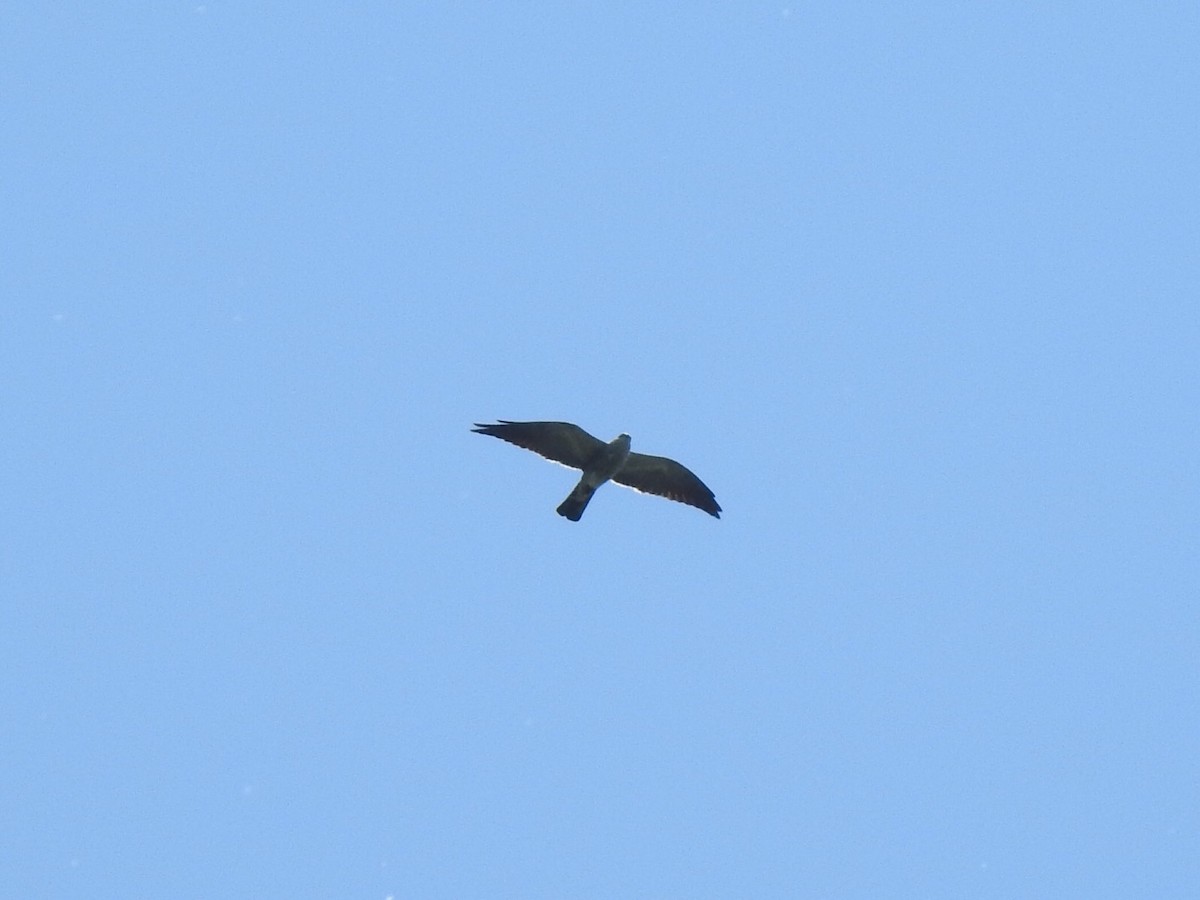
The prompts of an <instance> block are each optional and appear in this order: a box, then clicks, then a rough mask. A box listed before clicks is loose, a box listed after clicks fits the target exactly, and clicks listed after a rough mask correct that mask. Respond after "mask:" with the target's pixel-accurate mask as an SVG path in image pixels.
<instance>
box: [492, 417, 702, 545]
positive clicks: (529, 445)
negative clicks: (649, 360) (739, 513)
mask: <svg viewBox="0 0 1200 900" xmlns="http://www.w3.org/2000/svg"><path fill="white" fill-rule="evenodd" d="M471 430H472V431H473V432H474V433H476V434H487V435H491V436H492V437H497V438H500V440H502V441H508V442H509V443H510V444H516V445H517V446H518V447H523V448H524V449H526V450H532V451H533V452H534V453H537V454H539V455H541V456H544V457H546V459H548V460H551V461H553V462H556V463H560V464H562V465H564V466H567V467H569V468H572V469H581V470H583V477H582V478H580V479H579V484H577V485H575V489H574V490H573V491H571V493H570V494H568V495H567V499H566V500H564V501H563V502H562V504H561V505H560V506H559V507H558V514H559V515H560V516H566V517H567V518H568V519H570V520H571V521H572V522H578V521H579V518H580V516H582V515H583V510H584V509H585V508H586V507H587V505H588V501H589V500H591V499H592V494H594V493H596V488H598V487H600V485H602V484H604V482H606V481H608V480H609V479H611V480H613V481H615V482H616V483H617V484H621V485H624V486H625V487H630V488H633V489H634V490H635V491H641V492H642V493H643V494H655V495H657V496H659V497H666V498H667V499H668V500H677V501H678V502H680V503H686V504H688V505H689V506H694V507H696V508H697V509H702V510H704V511H705V512H706V513H708V514H709V515H710V516H713V517H715V518H718V519H719V518H721V507H720V506H719V505H717V498H716V497H714V496H713V492H712V491H710V490H709V489H708V486H707V485H706V484H705V483H704V482H703V481H701V480H700V479H699V478H697V477H696V476H695V475H694V474H692V472H691V471H690V470H689V469H687V468H685V467H683V466H682V465H680V464H679V463H677V462H675V460H673V459H667V458H666V457H665V456H647V455H646V454H645V453H632V452H630V450H629V435H627V434H618V435H617V436H616V437H615V438H613V439H612V440H611V441H609V442H608V443H607V444H606V443H604V441H602V440H600V439H599V438H595V437H592V436H591V435H590V434H588V433H587V432H586V431H584V430H583V429H582V428H580V427H579V426H578V425H572V424H571V423H570V422H509V421H506V420H504V419H500V420H499V421H498V422H497V424H495V425H480V424H479V423H478V422H476V423H475V427H474V428H472V429H471Z"/></svg>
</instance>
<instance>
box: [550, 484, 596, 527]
mask: <svg viewBox="0 0 1200 900" xmlns="http://www.w3.org/2000/svg"><path fill="white" fill-rule="evenodd" d="M594 493H596V489H595V488H594V487H588V486H587V485H586V484H584V483H583V482H582V481H581V482H580V483H579V484H577V485H575V490H573V491H571V493H570V494H568V495H567V499H566V500H564V501H563V502H562V503H560V504H559V505H558V514H559V515H560V516H566V517H567V518H568V519H570V520H571V521H572V522H578V521H579V518H580V516H582V515H583V511H584V510H585V509H586V508H587V505H588V501H589V500H591V499H592V494H594Z"/></svg>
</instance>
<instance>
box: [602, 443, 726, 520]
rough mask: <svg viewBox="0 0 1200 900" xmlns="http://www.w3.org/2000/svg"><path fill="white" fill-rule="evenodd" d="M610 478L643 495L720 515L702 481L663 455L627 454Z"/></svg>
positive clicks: (706, 486)
mask: <svg viewBox="0 0 1200 900" xmlns="http://www.w3.org/2000/svg"><path fill="white" fill-rule="evenodd" d="M613 481H615V482H616V483H617V484H623V485H625V487H631V488H633V489H634V490H635V491H641V492H642V493H643V494H655V495H657V496H659V497H666V498H667V499H668V500H676V501H678V502H680V503H686V504H688V506H694V507H696V508H697V509H702V510H704V511H705V512H706V513H708V514H709V515H710V516H715V517H716V518H718V519H719V518H721V507H720V505H718V503H717V498H716V497H715V496H713V492H712V491H710V490H709V489H708V485H706V484H705V483H704V482H703V481H701V480H700V479H699V478H697V477H696V475H695V474H694V473H693V472H692V471H691V470H690V469H688V468H686V467H684V466H682V465H680V464H679V463H677V462H675V460H673V459H667V458H666V457H665V456H647V455H646V454H645V453H630V454H629V458H628V459H627V460H625V465H624V466H623V467H622V468H621V470H620V471H619V472H617V474H616V475H614V476H613Z"/></svg>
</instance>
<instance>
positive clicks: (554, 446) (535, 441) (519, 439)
mask: <svg viewBox="0 0 1200 900" xmlns="http://www.w3.org/2000/svg"><path fill="white" fill-rule="evenodd" d="M471 430H472V431H474V432H475V433H476V434H487V435H491V436H492V437H497V438H500V440H502V441H508V442H509V443H510V444H516V445H517V446H518V447H522V448H524V449H526V450H532V451H533V452H534V453H537V454H539V455H541V456H544V457H546V459H549V460H552V461H554V462H556V463H561V464H562V465H564V466H570V467H571V468H572V469H583V468H586V466H587V464H588V462H589V460H591V459H593V458H595V456H596V454H597V453H598V452H599V451H601V450H603V449H604V448H605V446H606V445H605V443H604V442H603V441H602V440H600V439H599V438H595V437H592V436H591V435H590V434H588V433H587V432H586V431H584V430H583V429H582V428H580V427H579V426H578V425H572V424H571V423H570V422H509V421H507V420H505V419H500V420H499V422H498V423H497V424H495V425H480V424H479V423H478V422H476V423H475V427H474V428H472V429H471ZM667 462H670V460H667ZM684 471H687V470H686V469H685V470H684ZM688 474H691V473H690V472H689V473H688ZM692 477H693V478H694V477H695V476H694V475H693V476H692Z"/></svg>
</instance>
